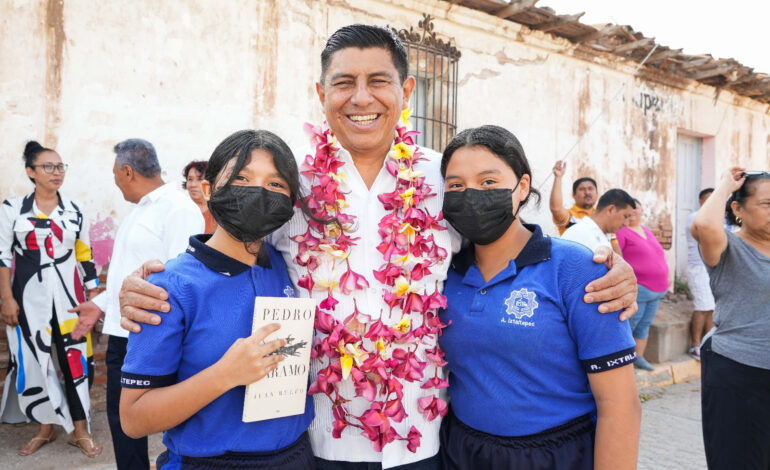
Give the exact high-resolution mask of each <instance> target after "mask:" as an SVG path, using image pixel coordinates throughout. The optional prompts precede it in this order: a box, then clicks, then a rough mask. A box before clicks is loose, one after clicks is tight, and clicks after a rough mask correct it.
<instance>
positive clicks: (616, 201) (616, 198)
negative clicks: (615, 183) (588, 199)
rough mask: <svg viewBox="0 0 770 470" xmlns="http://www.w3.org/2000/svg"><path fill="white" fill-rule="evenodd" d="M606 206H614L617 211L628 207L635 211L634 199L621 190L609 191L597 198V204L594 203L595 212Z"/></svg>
mask: <svg viewBox="0 0 770 470" xmlns="http://www.w3.org/2000/svg"><path fill="white" fill-rule="evenodd" d="M607 206H615V207H616V208H617V209H625V208H626V207H628V206H631V207H633V208H634V209H636V203H635V202H634V198H632V197H631V195H630V194H628V193H627V192H625V191H623V190H622V189H617V188H616V189H610V190H609V191H607V192H606V193H604V194H602V197H600V198H599V202H598V203H596V212H600V211H601V210H603V209H604V208H605V207H607Z"/></svg>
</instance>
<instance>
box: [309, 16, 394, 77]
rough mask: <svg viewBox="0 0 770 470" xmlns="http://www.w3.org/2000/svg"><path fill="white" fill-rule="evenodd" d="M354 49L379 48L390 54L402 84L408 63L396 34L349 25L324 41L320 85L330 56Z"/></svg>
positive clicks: (386, 30)
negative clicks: (350, 48)
mask: <svg viewBox="0 0 770 470" xmlns="http://www.w3.org/2000/svg"><path fill="white" fill-rule="evenodd" d="M349 47H355V48H358V49H370V48H373V47H381V48H383V49H385V50H386V51H388V52H390V56H391V58H392V59H393V65H394V66H395V67H396V70H397V71H398V77H399V79H400V80H401V83H404V80H406V77H407V71H408V68H409V66H408V62H407V58H406V50H405V49H404V44H403V43H401V40H400V39H399V38H398V36H396V34H395V33H394V32H393V31H391V30H389V29H388V28H384V27H382V26H375V25H370V24H351V25H348V26H343V27H342V28H340V29H338V30H337V31H335V32H334V34H332V35H331V36H329V40H328V41H326V47H324V50H323V51H322V52H321V83H323V81H324V79H325V78H326V71H327V70H329V64H330V63H331V60H332V55H333V54H334V53H335V52H337V51H339V50H342V49H347V48H349Z"/></svg>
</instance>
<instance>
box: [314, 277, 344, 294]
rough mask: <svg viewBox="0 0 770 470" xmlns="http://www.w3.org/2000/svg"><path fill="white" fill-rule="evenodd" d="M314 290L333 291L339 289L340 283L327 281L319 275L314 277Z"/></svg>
mask: <svg viewBox="0 0 770 470" xmlns="http://www.w3.org/2000/svg"><path fill="white" fill-rule="evenodd" d="M313 282H314V284H313V290H320V291H329V292H331V291H333V290H336V289H337V288H338V287H339V284H340V283H339V281H336V280H331V281H329V280H327V279H324V278H322V277H321V276H318V275H313Z"/></svg>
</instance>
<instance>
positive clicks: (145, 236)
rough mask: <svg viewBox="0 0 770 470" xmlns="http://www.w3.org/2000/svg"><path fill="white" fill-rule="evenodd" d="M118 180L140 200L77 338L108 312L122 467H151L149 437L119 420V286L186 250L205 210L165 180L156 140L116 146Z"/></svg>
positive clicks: (122, 343)
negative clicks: (133, 433) (131, 433)
mask: <svg viewBox="0 0 770 470" xmlns="http://www.w3.org/2000/svg"><path fill="white" fill-rule="evenodd" d="M114 150H115V154H116V158H115V165H114V167H113V170H112V171H113V174H114V176H115V185H116V186H117V187H118V189H120V191H121V193H123V198H124V199H125V200H126V201H128V202H131V203H133V204H136V207H135V208H134V210H133V211H131V213H130V214H129V215H128V216H127V217H126V218H125V220H123V222H122V223H121V225H120V227H119V228H118V233H117V235H116V237H115V245H114V248H113V251H112V258H111V260H110V267H109V269H108V271H107V289H106V290H105V291H104V292H102V293H101V294H99V295H97V296H96V297H94V298H93V299H91V300H89V301H87V302H84V303H82V304H80V305H78V306H77V307H75V308H74V309H72V310H71V311H72V312H77V313H78V315H79V316H80V318H79V320H78V323H77V325H76V326H75V329H74V331H73V332H72V337H73V338H79V337H81V336H83V335H85V334H86V333H87V332H88V331H90V329H91V328H92V327H93V326H94V324H95V323H96V321H97V320H98V319H99V318H100V317H101V316H102V315H104V317H105V318H104V328H103V329H102V333H104V334H106V335H109V338H108V342H107V356H106V363H107V418H108V420H109V424H110V433H111V434H112V443H113V448H114V450H115V461H116V463H117V467H118V469H120V470H123V469H126V470H128V469H132V470H133V469H139V470H141V469H149V466H150V464H149V457H148V455H147V438H146V437H145V438H142V439H131V438H130V437H128V436H126V435H125V434H123V430H122V429H121V426H120V409H119V405H120V369H121V367H122V366H123V359H124V358H125V355H126V344H127V343H128V331H127V330H125V329H123V328H122V327H121V326H120V303H119V301H118V292H119V291H120V286H121V284H122V283H123V279H124V278H125V277H126V276H127V275H128V274H130V273H131V272H132V271H134V270H135V269H136V268H138V267H139V266H141V265H142V263H143V262H144V261H146V260H147V259H148V257H149V258H157V259H160V260H162V261H164V262H165V261H168V260H169V259H172V258H175V257H176V256H177V255H179V254H180V253H182V252H183V251H184V250H185V249H186V248H187V245H188V239H189V237H190V236H192V235H195V234H198V233H202V232H203V228H204V222H203V216H202V215H201V212H200V210H199V209H198V207H197V206H196V205H195V204H194V203H193V202H192V200H191V199H190V198H189V197H188V196H187V194H184V193H182V192H181V191H179V190H178V189H177V188H176V187H175V185H174V184H172V183H169V184H165V183H164V182H163V179H162V178H161V174H160V172H161V168H160V163H159V162H158V157H157V154H156V152H155V148H154V147H153V145H152V144H151V143H149V142H147V141H145V140H142V139H128V140H125V141H123V142H120V143H119V144H117V145H116V146H115V148H114Z"/></svg>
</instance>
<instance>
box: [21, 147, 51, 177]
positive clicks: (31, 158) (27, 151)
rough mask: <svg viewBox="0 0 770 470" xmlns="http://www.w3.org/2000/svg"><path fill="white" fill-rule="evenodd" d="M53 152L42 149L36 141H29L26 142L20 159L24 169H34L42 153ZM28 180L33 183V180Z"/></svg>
mask: <svg viewBox="0 0 770 470" xmlns="http://www.w3.org/2000/svg"><path fill="white" fill-rule="evenodd" d="M53 151H54V150H52V149H49V148H45V147H43V146H42V145H40V144H39V143H38V142H37V141H34V140H30V141H29V142H27V145H25V146H24V155H22V157H21V158H22V159H23V160H24V167H26V168H32V169H34V167H35V162H36V161H37V157H38V155H40V154H41V153H43V152H53ZM29 180H30V181H32V182H33V183H34V182H35V178H30V179H29Z"/></svg>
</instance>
